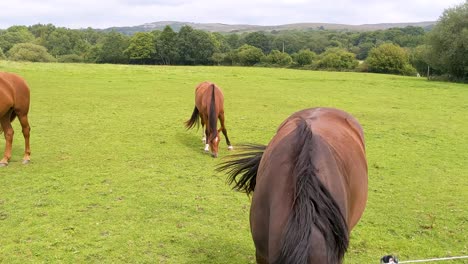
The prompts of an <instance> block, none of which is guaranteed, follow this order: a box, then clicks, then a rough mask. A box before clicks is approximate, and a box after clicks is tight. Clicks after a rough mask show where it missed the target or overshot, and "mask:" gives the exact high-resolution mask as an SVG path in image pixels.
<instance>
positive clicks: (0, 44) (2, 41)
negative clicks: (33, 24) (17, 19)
mask: <svg viewBox="0 0 468 264" xmlns="http://www.w3.org/2000/svg"><path fill="white" fill-rule="evenodd" d="M33 41H34V35H33V34H31V32H29V30H28V28H27V27H25V26H12V27H9V28H8V29H7V30H6V31H4V32H3V33H2V34H0V48H2V49H3V51H4V52H7V51H8V50H9V49H11V47H13V45H15V44H18V43H30V42H33Z"/></svg>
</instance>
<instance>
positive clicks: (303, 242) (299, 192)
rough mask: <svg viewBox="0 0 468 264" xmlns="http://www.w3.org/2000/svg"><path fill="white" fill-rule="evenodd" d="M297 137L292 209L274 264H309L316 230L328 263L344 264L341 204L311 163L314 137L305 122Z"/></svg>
mask: <svg viewBox="0 0 468 264" xmlns="http://www.w3.org/2000/svg"><path fill="white" fill-rule="evenodd" d="M296 137H297V142H296V144H295V148H296V150H295V154H294V155H293V157H296V160H295V166H294V171H293V174H294V178H295V180H296V187H295V194H294V199H293V204H292V207H293V208H292V213H291V215H290V216H289V219H288V222H287V224H286V226H285V228H284V231H283V238H282V242H281V250H280V254H279V255H278V257H277V258H276V260H274V261H273V262H272V263H273V264H280V263H281V264H286V263H289V264H299V263H309V253H310V251H311V248H310V247H311V242H312V229H313V227H314V226H315V227H317V228H318V231H319V232H320V233H321V234H322V235H323V238H324V240H325V241H324V242H325V247H326V249H327V255H328V263H341V261H342V259H343V256H344V254H345V252H346V249H347V247H348V242H349V237H348V228H347V225H346V221H345V219H344V217H343V215H342V213H341V211H340V208H339V206H338V204H337V203H336V201H335V200H334V199H333V197H332V196H331V194H330V192H329V191H328V190H327V188H326V187H325V186H324V185H323V184H322V182H321V181H320V179H319V178H318V177H317V173H318V171H317V169H316V168H315V166H314V164H313V161H312V153H313V147H314V135H313V133H312V130H311V128H310V125H309V124H308V123H307V121H306V120H304V119H301V120H300V121H299V124H298V127H297V129H296Z"/></svg>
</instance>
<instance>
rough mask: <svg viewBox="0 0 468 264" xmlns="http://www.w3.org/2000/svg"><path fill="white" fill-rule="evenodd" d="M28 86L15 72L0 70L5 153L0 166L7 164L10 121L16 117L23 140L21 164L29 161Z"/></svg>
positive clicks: (0, 108) (10, 135)
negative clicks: (23, 148)
mask: <svg viewBox="0 0 468 264" xmlns="http://www.w3.org/2000/svg"><path fill="white" fill-rule="evenodd" d="M28 112H29V87H28V85H27V84H26V82H25V81H24V80H23V78H21V77H19V76H18V75H16V74H12V73H6V72H0V123H1V127H0V132H2V131H3V133H4V134H5V141H6V143H5V153H4V154H3V158H2V159H1V160H0V167H3V166H7V165H8V161H9V160H10V158H11V148H12V144H13V128H12V126H11V122H13V120H14V119H15V117H18V119H19V122H20V123H21V127H22V128H23V136H24V141H25V150H24V157H23V164H27V163H29V161H30V155H31V149H30V148H29V132H30V130H31V129H30V127H29V122H28Z"/></svg>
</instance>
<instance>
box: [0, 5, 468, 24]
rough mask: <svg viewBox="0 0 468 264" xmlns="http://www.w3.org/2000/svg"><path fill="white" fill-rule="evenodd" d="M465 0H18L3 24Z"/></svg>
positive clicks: (320, 18)
mask: <svg viewBox="0 0 468 264" xmlns="http://www.w3.org/2000/svg"><path fill="white" fill-rule="evenodd" d="M461 3H463V1H462V0H444V1H440V0H405V1H403V0H393V1H388V0H335V1H323V0H276V1H270V0H237V1H223V0H218V1H212V0H193V1H189V0H155V1H154V0H134V1H132V0H99V1H95V0H67V1H62V0H16V1H7V2H5V3H2V7H1V8H2V12H1V13H2V15H1V18H0V28H6V27H9V26H12V25H15V24H16V25H32V24H36V23H43V24H45V23H52V24H54V25H56V26H65V27H71V28H86V27H94V28H105V27H111V26H133V25H141V24H144V23H150V22H156V21H165V20H171V21H184V22H199V23H215V22H218V23H226V24H257V25H279V24H288V23H301V22H323V23H339V24H353V25H357V24H371V23H397V22H419V21H434V20H437V19H438V18H439V16H440V15H441V14H442V12H443V11H444V9H446V8H448V7H453V6H454V5H456V4H461Z"/></svg>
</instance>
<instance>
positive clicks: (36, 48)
mask: <svg viewBox="0 0 468 264" xmlns="http://www.w3.org/2000/svg"><path fill="white" fill-rule="evenodd" d="M7 55H8V58H9V59H10V60H14V61H31V62H53V61H55V58H54V57H52V55H50V54H49V53H48V52H47V49H46V48H45V47H43V46H40V45H36V44H32V43H20V44H15V45H14V46H13V47H12V48H11V49H10V50H9V51H8V52H7Z"/></svg>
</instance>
